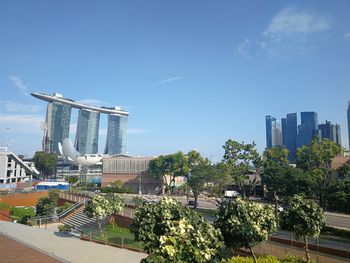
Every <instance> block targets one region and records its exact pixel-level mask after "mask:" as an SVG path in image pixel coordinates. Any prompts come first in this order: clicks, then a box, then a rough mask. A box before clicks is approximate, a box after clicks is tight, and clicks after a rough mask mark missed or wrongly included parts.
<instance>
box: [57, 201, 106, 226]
mask: <svg viewBox="0 0 350 263" xmlns="http://www.w3.org/2000/svg"><path fill="white" fill-rule="evenodd" d="M84 209H85V205H82V206H79V207H78V208H76V209H75V210H74V211H73V212H72V213H70V214H69V215H67V216H66V217H64V218H63V219H62V220H61V222H62V223H63V224H65V225H68V226H70V227H72V228H73V229H75V230H78V231H79V232H81V231H82V230H84V231H86V230H88V231H92V232H99V228H98V225H97V222H96V219H95V218H89V217H88V216H87V215H85V213H84ZM106 224H107V218H105V219H103V220H102V226H104V225H106Z"/></svg>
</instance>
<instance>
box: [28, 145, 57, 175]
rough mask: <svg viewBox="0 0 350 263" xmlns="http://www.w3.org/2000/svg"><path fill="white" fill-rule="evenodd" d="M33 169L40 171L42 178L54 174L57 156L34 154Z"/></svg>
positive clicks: (45, 153)
mask: <svg viewBox="0 0 350 263" xmlns="http://www.w3.org/2000/svg"><path fill="white" fill-rule="evenodd" d="M33 161H34V165H35V167H36V168H37V169H38V170H39V171H40V173H41V174H42V175H43V176H44V178H45V177H46V176H48V175H50V174H54V173H55V171H56V165H57V154H55V153H47V152H41V151H38V152H35V154H34V157H33Z"/></svg>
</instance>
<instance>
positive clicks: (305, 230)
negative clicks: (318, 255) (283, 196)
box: [281, 195, 325, 262]
mask: <svg viewBox="0 0 350 263" xmlns="http://www.w3.org/2000/svg"><path fill="white" fill-rule="evenodd" d="M324 224H325V218H324V214H323V210H322V208H320V207H319V206H318V205H317V204H316V203H315V202H313V201H309V200H306V199H304V198H303V197H301V196H298V195H295V196H293V197H292V198H290V199H289V200H288V202H287V205H286V206H285V208H284V210H283V212H282V214H281V226H282V228H283V229H285V230H287V231H290V232H292V233H293V235H294V236H295V238H297V239H303V240H304V242H305V247H304V248H305V255H306V261H307V262H310V255H309V248H308V241H307V238H308V237H313V238H317V237H318V236H319V234H320V232H321V229H322V227H323V226H324Z"/></svg>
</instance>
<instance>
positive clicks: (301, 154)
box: [296, 138, 341, 208]
mask: <svg viewBox="0 0 350 263" xmlns="http://www.w3.org/2000/svg"><path fill="white" fill-rule="evenodd" d="M340 151H341V148H340V147H339V146H338V145H337V144H336V143H335V142H333V141H330V140H328V139H323V140H321V141H320V140H319V138H314V139H313V140H312V142H311V145H309V146H303V147H301V148H298V149H297V153H296V164H297V167H298V168H300V169H302V170H303V171H305V172H308V173H310V174H311V175H312V176H313V177H314V178H315V182H316V187H315V188H316V191H317V197H318V200H319V204H320V206H321V207H323V208H324V207H325V192H326V191H327V188H328V186H329V185H330V183H331V182H332V180H334V179H335V177H334V171H333V169H332V167H331V164H332V160H333V158H334V157H335V156H337V155H338V154H339V153H340Z"/></svg>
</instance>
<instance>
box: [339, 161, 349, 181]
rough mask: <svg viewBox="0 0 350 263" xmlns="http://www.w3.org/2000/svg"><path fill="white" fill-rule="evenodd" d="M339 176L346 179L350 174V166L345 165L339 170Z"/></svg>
mask: <svg viewBox="0 0 350 263" xmlns="http://www.w3.org/2000/svg"><path fill="white" fill-rule="evenodd" d="M337 173H338V176H340V177H342V178H345V177H346V176H348V175H349V173H350V164H348V163H345V164H343V165H342V166H340V167H339V168H338V169H337Z"/></svg>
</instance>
